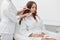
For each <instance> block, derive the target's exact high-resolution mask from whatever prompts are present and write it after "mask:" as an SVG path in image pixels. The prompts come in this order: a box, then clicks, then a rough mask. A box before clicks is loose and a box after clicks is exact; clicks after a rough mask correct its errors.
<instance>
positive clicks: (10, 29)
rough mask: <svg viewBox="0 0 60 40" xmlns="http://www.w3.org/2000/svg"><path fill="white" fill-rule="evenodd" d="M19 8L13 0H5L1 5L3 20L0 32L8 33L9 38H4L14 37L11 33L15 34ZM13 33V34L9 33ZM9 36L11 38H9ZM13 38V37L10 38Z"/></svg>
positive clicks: (0, 23) (0, 24)
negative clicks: (17, 8)
mask: <svg viewBox="0 0 60 40" xmlns="http://www.w3.org/2000/svg"><path fill="white" fill-rule="evenodd" d="M16 14H17V10H16V8H15V6H14V5H13V3H12V2H11V0H3V2H2V5H1V22H0V34H1V36H2V35H4V36H5V34H6V37H7V39H6V38H5V37H4V36H2V38H3V37H4V38H5V39H3V40H9V38H10V37H11V38H13V37H12V36H11V35H13V33H14V31H15V26H16V23H17V15H16ZM9 34H11V35H9ZM8 37H9V38H8ZM10 40H11V39H10Z"/></svg>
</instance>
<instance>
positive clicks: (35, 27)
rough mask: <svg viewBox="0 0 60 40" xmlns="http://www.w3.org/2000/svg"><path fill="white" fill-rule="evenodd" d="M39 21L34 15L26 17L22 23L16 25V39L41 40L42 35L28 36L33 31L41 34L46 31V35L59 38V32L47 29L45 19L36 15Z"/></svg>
mask: <svg viewBox="0 0 60 40" xmlns="http://www.w3.org/2000/svg"><path fill="white" fill-rule="evenodd" d="M36 18H37V20H38V22H36V21H35V20H34V18H33V17H32V16H29V17H25V18H24V19H23V20H22V22H21V25H20V26H18V27H16V32H15V36H14V38H15V40H41V37H28V36H29V35H30V34H31V33H34V34H41V33H42V32H43V33H45V36H49V37H53V38H56V39H57V37H58V36H57V34H56V33H52V32H49V31H46V29H45V26H44V25H43V21H42V20H41V19H40V18H39V17H36Z"/></svg>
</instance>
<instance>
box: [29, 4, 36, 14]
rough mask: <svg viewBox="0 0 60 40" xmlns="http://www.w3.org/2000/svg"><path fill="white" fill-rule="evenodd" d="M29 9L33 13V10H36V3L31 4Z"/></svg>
mask: <svg viewBox="0 0 60 40" xmlns="http://www.w3.org/2000/svg"><path fill="white" fill-rule="evenodd" d="M30 11H31V13H35V11H36V4H33V5H32V7H31V9H30Z"/></svg>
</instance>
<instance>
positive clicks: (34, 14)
mask: <svg viewBox="0 0 60 40" xmlns="http://www.w3.org/2000/svg"><path fill="white" fill-rule="evenodd" d="M33 4H35V5H36V10H37V4H36V3H35V2H34V1H29V2H28V3H27V4H26V6H27V8H28V9H31V7H32V5H33ZM28 9H26V10H24V12H23V14H26V13H30V10H28ZM36 15H37V11H35V13H32V16H33V18H34V19H35V20H36ZM22 19H23V18H21V20H20V21H19V24H21V21H22Z"/></svg>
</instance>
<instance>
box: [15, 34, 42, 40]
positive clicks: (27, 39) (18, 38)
mask: <svg viewBox="0 0 60 40" xmlns="http://www.w3.org/2000/svg"><path fill="white" fill-rule="evenodd" d="M14 38H15V40H41V37H26V36H23V35H19V34H15V35H14Z"/></svg>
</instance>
